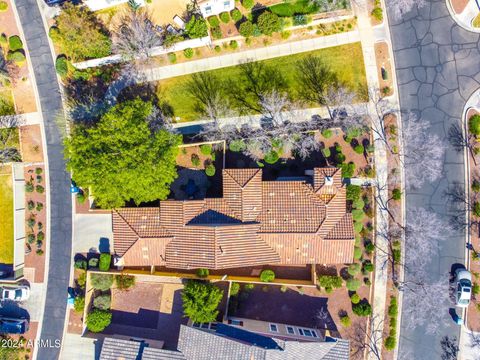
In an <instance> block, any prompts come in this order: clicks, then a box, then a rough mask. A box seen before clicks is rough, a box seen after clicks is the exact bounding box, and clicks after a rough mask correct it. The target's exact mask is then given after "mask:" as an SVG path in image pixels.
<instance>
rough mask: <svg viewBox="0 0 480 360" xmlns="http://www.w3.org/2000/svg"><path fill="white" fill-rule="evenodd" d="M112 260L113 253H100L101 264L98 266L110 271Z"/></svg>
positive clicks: (102, 269)
mask: <svg viewBox="0 0 480 360" xmlns="http://www.w3.org/2000/svg"><path fill="white" fill-rule="evenodd" d="M111 261H112V255H110V254H106V253H103V254H100V265H99V266H98V268H99V269H100V271H108V270H109V269H110V262H111Z"/></svg>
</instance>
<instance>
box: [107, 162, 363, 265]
mask: <svg viewBox="0 0 480 360" xmlns="http://www.w3.org/2000/svg"><path fill="white" fill-rule="evenodd" d="M112 214H113V215H112V223H113V248H114V251H115V253H116V255H117V257H119V259H117V265H119V266H125V267H145V266H159V267H167V268H174V269H197V268H208V269H226V268H235V267H246V266H257V265H266V264H280V265H305V264H343V263H351V262H352V261H353V250H354V231H353V221H352V216H351V214H350V213H347V212H346V189H345V186H344V185H343V184H342V176H341V170H340V169H337V168H315V169H314V170H313V176H312V178H311V181H309V182H307V181H298V180H297V181H262V170H261V169H226V170H223V197H222V198H207V199H203V200H185V201H177V200H166V201H161V202H160V206H159V207H156V208H124V209H117V210H114V211H113V213H112Z"/></svg>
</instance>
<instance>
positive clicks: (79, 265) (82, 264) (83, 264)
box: [73, 259, 87, 270]
mask: <svg viewBox="0 0 480 360" xmlns="http://www.w3.org/2000/svg"><path fill="white" fill-rule="evenodd" d="M73 266H74V268H75V269H82V270H87V260H85V259H80V260H77V261H75V263H74V264H73Z"/></svg>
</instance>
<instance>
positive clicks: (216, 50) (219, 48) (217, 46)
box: [213, 45, 222, 53]
mask: <svg viewBox="0 0 480 360" xmlns="http://www.w3.org/2000/svg"><path fill="white" fill-rule="evenodd" d="M213 49H214V50H215V52H217V53H219V52H220V51H222V48H221V47H220V46H219V45H215V47H214V48H213Z"/></svg>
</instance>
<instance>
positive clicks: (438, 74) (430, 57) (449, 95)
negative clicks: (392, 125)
mask: <svg viewBox="0 0 480 360" xmlns="http://www.w3.org/2000/svg"><path fill="white" fill-rule="evenodd" d="M391 1H393V0H391ZM389 15H391V14H389ZM389 19H390V31H391V35H392V42H393V50H394V57H395V63H396V64H395V65H396V68H397V79H398V86H399V95H400V106H401V109H402V111H405V112H407V111H415V112H417V113H418V114H419V115H420V116H421V117H422V118H423V119H424V120H427V121H428V122H429V123H430V125H431V126H432V131H433V132H434V133H437V134H439V135H440V137H441V138H442V139H444V144H445V147H446V155H445V160H444V167H443V169H444V171H443V176H442V178H441V179H440V180H438V181H436V182H435V183H432V184H428V185H425V186H424V187H423V188H421V189H419V190H417V191H407V194H406V211H407V217H406V219H407V223H408V221H409V211H411V210H412V209H415V208H418V207H425V208H427V209H429V210H431V211H434V212H436V213H437V214H438V215H439V216H440V217H442V218H443V219H445V221H447V222H449V221H450V214H448V211H447V208H448V204H447V200H446V196H445V191H446V190H447V188H448V186H449V185H451V184H452V183H454V182H460V183H463V181H464V162H463V153H460V152H456V151H454V150H453V148H452V147H451V146H450V144H449V142H448V139H447V132H448V129H449V128H450V126H451V125H452V124H460V122H461V116H462V112H463V108H464V105H465V103H466V100H467V99H468V97H469V96H470V95H471V94H472V93H473V92H474V91H475V90H476V89H477V88H478V87H480V85H479V83H478V81H479V80H480V61H479V59H480V54H479V50H478V40H479V36H478V35H477V34H473V33H469V32H466V31H465V30H463V29H462V28H460V27H459V26H458V25H456V24H455V23H454V21H453V19H452V18H451V17H450V14H449V12H448V10H447V7H446V4H445V0H439V1H430V2H427V5H426V6H425V7H424V8H422V9H420V10H418V12H417V10H414V11H412V12H411V13H410V14H409V15H408V16H404V17H403V19H402V20H400V21H398V20H394V19H393V18H392V16H389ZM403 120H404V121H405V117H403ZM406 171H408V168H407V169H406ZM443 240H444V241H443V247H442V249H441V251H440V253H439V254H432V256H431V258H432V260H431V263H430V265H429V267H430V268H429V273H430V280H431V281H432V282H434V281H436V280H438V279H439V278H440V277H443V276H446V275H445V274H446V273H447V272H449V271H450V270H451V266H452V264H453V263H463V262H464V249H465V231H464V230H462V229H460V230H455V231H454V233H453V234H452V236H449V237H448V238H445V239H443ZM407 262H408V259H407ZM407 280H408V278H407ZM403 306H404V307H405V308H408V307H409V306H411V303H410V302H409V299H408V297H405V298H404V303H403ZM419 311H421V309H419ZM402 323H403V321H402ZM439 329H440V330H439V333H438V334H436V335H427V334H426V330H425V327H423V326H419V327H417V328H416V329H415V330H407V329H405V328H404V326H402V328H401V334H400V344H399V351H400V355H403V356H406V357H405V358H410V359H416V360H423V359H433V358H435V359H438V358H440V354H441V352H440V341H441V338H442V337H444V336H446V335H448V336H450V337H452V336H456V337H457V339H458V338H459V333H460V330H459V327H458V326H457V325H454V324H453V321H452V319H451V317H450V315H449V314H448V313H445V314H444V317H443V321H442V324H439ZM432 351H435V352H436V354H432Z"/></svg>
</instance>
